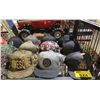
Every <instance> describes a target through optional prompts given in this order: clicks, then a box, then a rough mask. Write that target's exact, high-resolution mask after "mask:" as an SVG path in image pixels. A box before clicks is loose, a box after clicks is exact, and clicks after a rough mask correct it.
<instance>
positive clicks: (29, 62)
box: [7, 50, 38, 79]
mask: <svg viewBox="0 0 100 100" xmlns="http://www.w3.org/2000/svg"><path fill="white" fill-rule="evenodd" d="M8 60H9V63H8V65H7V69H8V71H7V77H8V78H10V79H20V78H25V77H28V76H30V75H31V74H32V73H33V71H34V68H35V66H36V65H37V64H38V56H37V55H36V54H33V53H32V52H31V51H26V50H18V51H15V52H14V53H12V54H10V55H9V57H8Z"/></svg>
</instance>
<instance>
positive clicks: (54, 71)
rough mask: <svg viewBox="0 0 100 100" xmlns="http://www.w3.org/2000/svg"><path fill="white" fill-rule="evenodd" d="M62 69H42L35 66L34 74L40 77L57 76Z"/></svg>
mask: <svg viewBox="0 0 100 100" xmlns="http://www.w3.org/2000/svg"><path fill="white" fill-rule="evenodd" d="M59 72H60V69H59V68H56V69H52V70H41V69H39V68H35V70H34V74H35V76H37V77H40V78H55V77H57V76H58V75H59Z"/></svg>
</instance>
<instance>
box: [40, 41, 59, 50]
mask: <svg viewBox="0 0 100 100" xmlns="http://www.w3.org/2000/svg"><path fill="white" fill-rule="evenodd" d="M40 48H41V51H48V50H53V51H55V52H60V47H59V45H58V44H57V43H56V42H54V41H45V42H43V43H42V44H41V45H40Z"/></svg>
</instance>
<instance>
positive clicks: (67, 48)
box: [61, 41, 75, 55]
mask: <svg viewBox="0 0 100 100" xmlns="http://www.w3.org/2000/svg"><path fill="white" fill-rule="evenodd" d="M74 47H75V43H74V41H69V42H66V43H63V47H62V50H61V53H62V54H64V55H68V54H69V53H72V52H73V51H74Z"/></svg>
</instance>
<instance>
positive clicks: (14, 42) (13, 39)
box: [8, 36, 23, 48]
mask: <svg viewBox="0 0 100 100" xmlns="http://www.w3.org/2000/svg"><path fill="white" fill-rule="evenodd" d="M22 43H23V42H22V40H21V39H20V38H19V37H16V36H14V37H11V38H10V39H9V40H8V44H9V45H11V46H14V47H15V48H19V47H20V45H21V44H22Z"/></svg>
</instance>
